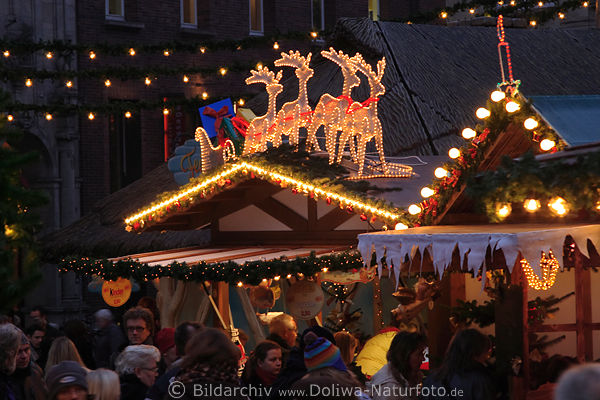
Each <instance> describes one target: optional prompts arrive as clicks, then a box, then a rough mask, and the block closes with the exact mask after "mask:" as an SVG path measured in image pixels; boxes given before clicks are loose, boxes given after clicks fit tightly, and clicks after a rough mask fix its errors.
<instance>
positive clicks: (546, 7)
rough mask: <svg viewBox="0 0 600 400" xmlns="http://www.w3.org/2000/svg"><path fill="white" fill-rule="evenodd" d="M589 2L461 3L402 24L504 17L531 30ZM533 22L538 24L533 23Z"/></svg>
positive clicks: (492, 0)
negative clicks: (520, 20)
mask: <svg viewBox="0 0 600 400" xmlns="http://www.w3.org/2000/svg"><path fill="white" fill-rule="evenodd" d="M590 5H591V2H590V1H589V0H567V1H563V2H561V3H560V4H559V5H556V2H550V1H540V0H479V1H469V2H460V3H456V4H454V5H453V6H452V7H442V8H438V9H436V10H433V11H429V12H424V13H419V14H412V15H410V16H409V17H407V18H402V19H400V21H401V22H410V23H431V22H435V21H437V22H440V21H447V20H449V19H451V17H452V16H454V15H455V14H457V13H460V12H469V15H471V16H472V17H478V16H486V17H497V16H498V15H504V16H505V17H508V18H524V19H526V20H527V21H529V26H537V25H538V24H542V23H544V22H546V21H549V20H551V19H554V18H558V19H561V20H563V19H565V18H567V13H568V12H569V11H572V10H575V9H579V8H587V7H589V6H590ZM532 21H535V22H534V23H532Z"/></svg>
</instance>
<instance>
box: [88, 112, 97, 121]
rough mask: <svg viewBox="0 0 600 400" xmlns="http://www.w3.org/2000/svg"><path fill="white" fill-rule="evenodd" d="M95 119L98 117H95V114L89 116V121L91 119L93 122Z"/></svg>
mask: <svg viewBox="0 0 600 400" xmlns="http://www.w3.org/2000/svg"><path fill="white" fill-rule="evenodd" d="M94 118H96V116H95V115H94V113H89V114H88V119H89V120H90V121H91V120H93V119H94Z"/></svg>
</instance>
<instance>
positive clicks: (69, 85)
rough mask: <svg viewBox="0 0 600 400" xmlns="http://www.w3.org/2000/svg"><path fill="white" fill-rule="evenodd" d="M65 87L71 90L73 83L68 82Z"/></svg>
mask: <svg viewBox="0 0 600 400" xmlns="http://www.w3.org/2000/svg"><path fill="white" fill-rule="evenodd" d="M65 86H66V87H68V88H70V87H73V82H71V81H66V82H65Z"/></svg>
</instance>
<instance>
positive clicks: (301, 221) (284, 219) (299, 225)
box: [254, 197, 308, 231]
mask: <svg viewBox="0 0 600 400" xmlns="http://www.w3.org/2000/svg"><path fill="white" fill-rule="evenodd" d="M254 205H255V206H256V207H258V208H260V209H261V210H262V211H264V212H265V213H267V214H269V215H270V216H271V217H273V218H275V219H276V220H277V221H279V222H281V223H282V224H284V225H286V226H288V227H290V228H292V229H293V230H295V231H307V230H308V221H307V220H306V219H305V218H304V217H302V216H301V215H300V214H298V213H296V211H294V210H292V209H291V208H289V207H288V206H286V205H285V204H283V203H281V202H280V201H278V200H276V199H274V198H273V197H267V198H266V199H263V200H261V201H259V202H256V203H254Z"/></svg>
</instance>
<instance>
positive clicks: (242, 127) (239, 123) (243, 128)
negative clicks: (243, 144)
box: [231, 117, 250, 137]
mask: <svg viewBox="0 0 600 400" xmlns="http://www.w3.org/2000/svg"><path fill="white" fill-rule="evenodd" d="M231 123H232V124H233V127H234V128H235V130H236V131H238V132H239V133H240V135H242V136H243V137H246V132H247V131H248V127H249V126H250V123H248V121H246V120H245V119H244V118H240V117H233V118H231Z"/></svg>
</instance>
